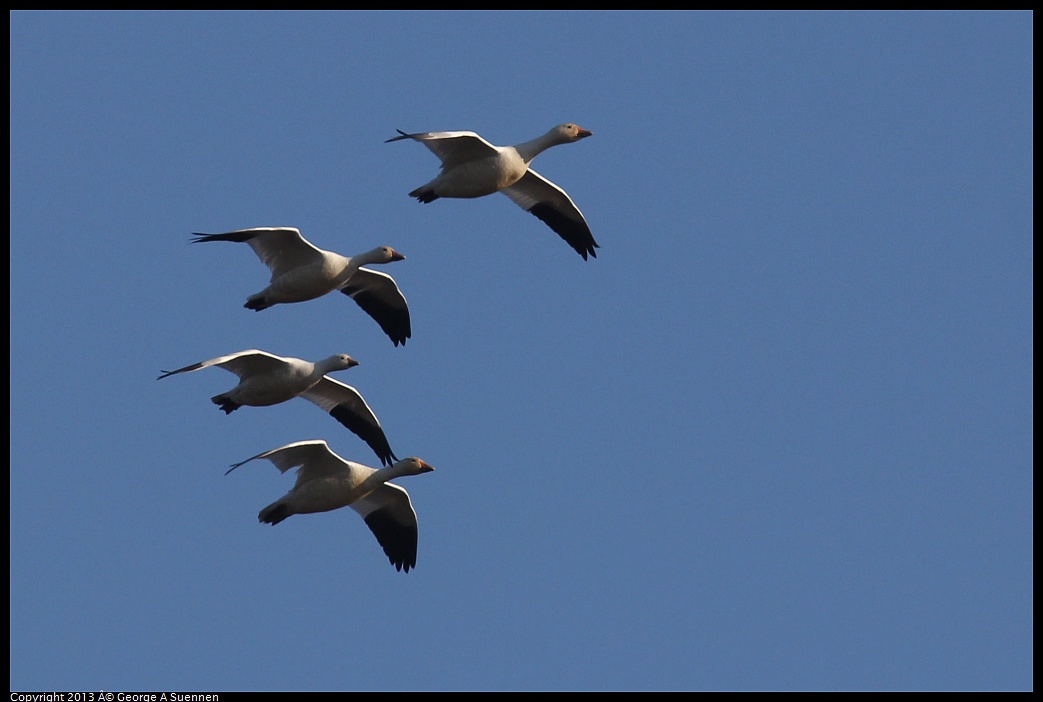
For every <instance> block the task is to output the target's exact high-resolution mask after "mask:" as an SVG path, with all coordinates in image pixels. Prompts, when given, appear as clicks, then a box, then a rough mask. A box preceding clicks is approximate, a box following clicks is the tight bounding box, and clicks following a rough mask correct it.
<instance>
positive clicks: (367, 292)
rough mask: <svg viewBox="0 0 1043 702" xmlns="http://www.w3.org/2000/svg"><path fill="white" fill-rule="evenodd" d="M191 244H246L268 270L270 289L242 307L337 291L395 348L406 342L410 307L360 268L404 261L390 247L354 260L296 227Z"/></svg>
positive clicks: (381, 276)
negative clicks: (323, 246) (318, 244)
mask: <svg viewBox="0 0 1043 702" xmlns="http://www.w3.org/2000/svg"><path fill="white" fill-rule="evenodd" d="M193 236H195V237H196V238H195V239H193V240H192V241H193V242H194V243H197V244H198V243H203V242H207V241H234V242H236V243H240V244H242V243H246V244H249V245H250V248H252V249H253V250H254V253H255V254H257V257H258V258H260V259H261V262H262V263H264V265H266V266H268V268H269V269H271V271H272V279H271V282H270V283H269V284H268V287H267V288H265V289H264V290H262V291H261V292H259V293H256V294H254V295H251V296H250V297H249V298H247V300H246V304H245V305H243V307H245V308H246V309H248V310H257V311H260V310H264V309H268V308H269V307H271V306H272V305H278V304H280V303H286V302H304V301H305V300H314V299H315V298H317V297H322V296H323V295H325V294H327V293H330V292H333V291H334V290H340V291H341V292H342V293H344V294H345V295H347V296H348V297H350V298H352V299H353V300H355V302H356V303H358V306H359V307H361V308H362V309H363V311H364V312H366V314H368V315H369V316H370V317H372V318H373V319H374V320H376V322H377V324H379V325H380V328H381V329H383V330H384V333H385V334H387V335H388V337H390V339H391V341H392V342H394V344H395V346H398V345H399V344H402V345H405V343H406V339H408V338H409V337H410V333H411V332H410V327H409V307H408V306H407V305H406V298H405V297H404V296H403V295H402V291H401V290H399V289H398V285H397V284H396V283H395V280H394V279H393V278H392V277H391V276H389V275H387V274H385V273H378V272H377V271H374V270H370V269H368V268H362V267H361V266H364V265H367V264H372V263H391V262H392V261H402V260H404V259H405V256H403V255H402V254H400V253H399V252H397V251H395V250H394V249H393V248H391V247H390V246H379V247H377V248H375V249H372V250H370V251H367V252H365V253H361V254H358V255H356V256H351V257H350V258H349V257H347V256H341V255H340V254H338V253H334V252H332V251H323V250H322V249H320V248H318V247H316V246H314V245H312V244H311V242H309V241H308V240H307V239H305V238H304V237H303V236H301V233H300V231H299V230H298V229H295V228H294V227H256V228H254V229H239V230H237V231H234V232H225V233H224V234H202V233H199V232H197V233H195V234H194V235H193Z"/></svg>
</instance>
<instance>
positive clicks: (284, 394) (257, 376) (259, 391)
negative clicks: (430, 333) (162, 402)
mask: <svg viewBox="0 0 1043 702" xmlns="http://www.w3.org/2000/svg"><path fill="white" fill-rule="evenodd" d="M357 365H358V361H356V360H355V359H353V358H352V357H351V356H349V355H347V354H343V353H342V354H338V355H336V356H330V357H329V358H324V359H322V360H320V361H315V362H314V363H313V362H311V361H305V360H303V359H300V358H292V357H283V356H276V355H274V354H270V353H267V352H265V351H259V350H257V349H248V350H246V351H239V352H237V353H232V354H228V355H227V356H218V357H217V358H211V359H209V360H207V361H200V362H199V363H193V364H192V365H189V366H185V367H184V368H179V369H177V370H173V371H163V373H162V375H160V376H159V379H160V380H162V379H163V378H167V377H170V376H172V375H176V374H178V373H191V372H192V371H197V370H201V369H203V368H209V367H211V366H217V367H219V368H224V369H225V370H227V371H229V372H230V373H235V374H236V375H237V376H239V384H238V385H236V386H235V387H234V388H232V389H231V390H228V391H227V392H223V393H220V394H218V395H214V396H213V397H212V398H210V401H211V402H213V403H214V404H215V405H217V406H218V407H220V408H221V409H222V410H223V411H224V413H225V414H231V413H232V412H234V411H235V410H237V409H239V408H240V407H242V406H244V405H245V406H249V407H268V406H271V405H277V404H280V403H282V402H286V401H287V400H292V399H293V398H295V397H303V398H304V399H306V400H308V401H310V402H312V403H314V404H316V405H318V406H319V407H321V408H322V409H324V410H325V411H326V412H328V413H329V414H330V415H331V416H332V417H333V418H334V419H336V420H337V421H338V422H340V423H341V424H343V425H344V426H345V427H347V428H348V429H350V430H351V431H352V432H354V433H355V434H356V435H358V436H359V438H361V439H362V440H363V441H365V442H366V443H367V444H368V445H369V446H370V448H372V449H373V450H374V452H376V454H377V456H378V457H379V458H380V460H381V462H382V463H384V464H390V463H391V462H392V461H393V460H398V459H397V458H396V457H395V454H394V452H392V450H391V446H390V445H389V444H388V440H387V437H386V436H385V435H384V430H383V428H382V427H381V426H380V422H379V421H378V420H377V417H376V415H375V414H374V413H373V410H372V409H370V407H369V405H368V404H366V401H365V400H364V399H363V398H362V395H360V394H359V392H358V390H356V389H355V388H353V387H351V386H350V385H345V384H344V383H341V382H339V381H337V380H334V379H333V378H330V377H328V376H327V375H326V374H327V373H330V372H332V371H337V370H345V369H347V368H351V367H353V366H357Z"/></svg>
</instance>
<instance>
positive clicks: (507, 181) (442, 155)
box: [387, 124, 598, 259]
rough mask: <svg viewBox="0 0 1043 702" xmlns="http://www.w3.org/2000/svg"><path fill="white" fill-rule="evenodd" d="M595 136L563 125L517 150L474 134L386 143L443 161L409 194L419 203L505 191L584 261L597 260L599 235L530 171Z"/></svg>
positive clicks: (568, 200)
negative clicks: (544, 157) (417, 146)
mask: <svg viewBox="0 0 1043 702" xmlns="http://www.w3.org/2000/svg"><path fill="white" fill-rule="evenodd" d="M588 136H591V132H589V131H587V130H586V129H582V128H581V127H578V126H576V125H575V124H560V125H558V126H557V127H554V128H553V129H551V130H550V131H548V132H547V133H546V134H544V135H542V136H540V137H537V138H535V139H532V140H530V141H526V142H524V143H521V144H516V145H514V146H494V145H493V144H490V143H489V142H488V141H486V140H485V139H483V138H482V137H480V136H478V135H477V134H475V133H474V132H423V133H418V134H407V133H406V132H403V131H401V130H399V136H397V137H392V138H391V139H388V140H387V141H389V142H391V141H399V140H401V139H413V140H414V141H419V142H420V143H421V144H423V145H424V146H426V147H427V148H428V149H430V150H431V151H432V153H434V154H435V156H437V157H438V158H439V159H440V160H441V161H442V171H441V173H440V174H439V175H438V176H437V177H436V178H434V179H433V180H431V181H430V182H428V183H426V184H424V185H422V186H420V187H419V188H417V189H415V190H413V191H412V192H411V193H409V195H410V197H415V198H416V199H417V200H419V201H420V202H425V203H426V202H433V201H434V200H437V199H438V198H440V197H449V198H476V197H483V196H485V195H491V194H492V193H496V192H502V193H504V194H505V195H507V196H508V197H509V198H511V200H513V201H514V202H515V203H516V204H517V205H519V206H520V207H521V208H522V209H524V210H526V211H527V212H530V213H532V214H533V215H535V216H536V217H539V218H540V219H541V220H543V221H544V222H545V223H546V224H547V225H548V226H549V227H550V228H551V229H553V230H554V231H555V232H556V233H557V234H558V235H559V236H560V237H561V238H562V239H564V240H565V241H566V242H567V243H568V244H569V245H570V246H571V247H572V248H573V249H575V250H576V251H577V252H578V253H579V254H580V255H581V256H583V258H584V259H586V258H587V256H588V255H590V256H594V257H596V256H597V253H596V252H595V251H594V249H596V248H598V244H597V242H595V241H594V236H593V235H592V234H591V232H590V227H588V226H587V222H586V220H585V219H584V218H583V214H582V213H581V212H580V211H579V208H578V207H576V204H575V203H574V202H572V199H571V198H570V197H569V196H568V194H567V193H566V192H565V191H564V190H562V189H561V188H560V187H558V186H557V185H555V184H554V183H552V182H550V181H549V180H547V179H546V178H544V177H543V176H541V175H540V174H539V173H537V172H536V171H534V170H532V169H531V168H530V167H529V164H531V163H532V160H533V159H534V158H536V156H538V155H539V154H540V153H542V152H543V151H546V150H547V149H549V148H550V147H552V146H557V145H558V144H570V143H572V142H575V141H579V140H580V139H583V138H586V137H588Z"/></svg>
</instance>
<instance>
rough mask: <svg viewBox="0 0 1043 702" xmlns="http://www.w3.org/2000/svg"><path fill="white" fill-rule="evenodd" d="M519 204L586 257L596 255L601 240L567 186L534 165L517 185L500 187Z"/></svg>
mask: <svg viewBox="0 0 1043 702" xmlns="http://www.w3.org/2000/svg"><path fill="white" fill-rule="evenodd" d="M500 192H502V193H503V194H504V195H506V196H507V197H509V198H511V200H513V201H514V202H515V204H517V205H518V206H519V207H521V208H522V209H523V210H525V211H526V212H530V213H532V214H534V215H536V216H537V217H539V218H540V219H541V220H543V222H544V223H545V224H546V225H547V226H548V227H550V228H551V229H553V230H554V231H555V232H556V233H557V234H558V236H560V237H561V238H562V239H564V240H565V242H566V243H567V244H568V245H569V246H571V247H572V248H573V249H575V250H576V253H578V254H579V255H580V256H582V257H583V260H584V261H585V260H587V256H588V255H589V256H593V257H595V258H597V253H596V252H595V251H594V249H596V248H598V243H597V242H596V241H594V235H593V234H592V233H591V231H590V227H588V226H587V220H585V219H584V218H583V213H582V212H580V211H579V208H578V207H576V203H574V202H573V201H572V198H570V197H569V196H568V193H566V192H565V191H564V190H562V189H561V188H559V187H558V186H557V185H555V184H554V183H552V182H550V181H549V180H547V179H546V178H544V177H543V176H541V175H540V174H539V173H537V172H536V171H534V170H532V169H531V168H530V169H529V170H528V171H527V172H526V173H525V175H523V176H522V178H521V180H519V181H518V182H517V183H515V184H514V185H512V186H510V187H507V188H504V189H503V190H501V191H500Z"/></svg>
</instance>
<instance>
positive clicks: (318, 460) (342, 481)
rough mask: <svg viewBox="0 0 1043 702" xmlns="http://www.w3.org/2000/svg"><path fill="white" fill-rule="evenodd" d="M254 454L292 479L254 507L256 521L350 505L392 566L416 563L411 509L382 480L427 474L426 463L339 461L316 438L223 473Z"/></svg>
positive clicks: (413, 460)
mask: <svg viewBox="0 0 1043 702" xmlns="http://www.w3.org/2000/svg"><path fill="white" fill-rule="evenodd" d="M259 458H265V459H268V460H269V461H271V462H272V464H273V465H275V467H276V468H278V469H279V471H280V472H283V473H285V472H286V471H288V470H290V469H291V468H297V480H296V482H295V483H294V486H293V489H292V490H290V491H289V492H288V493H286V494H285V495H283V496H282V497H280V498H279V499H278V500H276V501H275V502H273V503H271V504H270V505H268V506H267V507H265V508H264V509H262V510H261V511H260V513H259V514H258V515H257V519H258V521H261V522H264V523H267V524H272V525H274V524H278V523H279V522H281V521H283V520H284V519H286V518H287V517H291V516H293V515H294V514H313V513H316V512H329V511H331V510H335V509H340V508H341V507H348V506H350V507H352V508H353V509H354V510H355V511H356V512H358V513H359V515H361V516H362V518H363V519H364V520H365V521H366V524H367V525H368V526H369V528H370V530H371V531H372V532H373V535H374V536H376V538H377V541H378V542H379V543H380V545H381V547H382V548H383V549H384V553H385V554H386V555H387V557H388V559H389V560H390V561H391V564H392V565H394V566H395V568H396V569H398V570H402V569H403V568H404V569H405V571H406V572H409V569H410V568H411V567H415V566H416V550H417V519H416V512H415V511H414V510H413V505H412V503H411V502H410V500H409V493H407V492H406V491H405V490H404V489H402V488H401V487H399V486H398V485H395V484H393V483H389V482H388V481H389V480H393V479H394V478H398V477H402V476H407V475H420V474H422V473H429V472H431V471H433V470H434V468H433V467H432V466H430V465H429V464H427V463H425V462H424V461H422V460H421V459H419V458H416V457H410V458H406V459H403V460H401V461H396V462H395V463H394V464H392V465H390V466H386V467H384V468H379V469H374V468H370V467H369V466H364V465H362V464H360V463H354V462H352V461H346V460H344V459H343V458H341V457H340V456H338V455H337V454H336V453H334V452H333V451H332V450H331V449H330V447H329V446H328V445H327V444H326V442H325V441H322V440H319V439H316V440H312V441H297V442H294V443H292V444H287V445H286V446H281V447H279V448H276V449H272V450H271V451H265V452H264V453H260V454H258V455H256V456H254V457H252V458H248V459H246V460H245V461H241V462H239V463H236V464H233V465H232V467H231V468H229V469H228V473H231V472H232V471H233V470H235V469H236V468H238V467H239V466H241V465H243V464H244V463H249V462H250V461H253V460H256V459H259Z"/></svg>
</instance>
